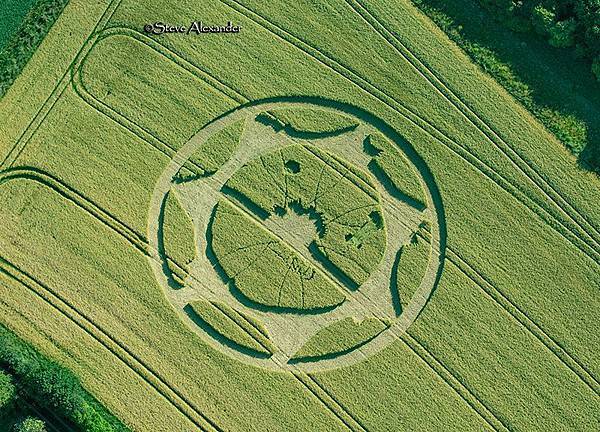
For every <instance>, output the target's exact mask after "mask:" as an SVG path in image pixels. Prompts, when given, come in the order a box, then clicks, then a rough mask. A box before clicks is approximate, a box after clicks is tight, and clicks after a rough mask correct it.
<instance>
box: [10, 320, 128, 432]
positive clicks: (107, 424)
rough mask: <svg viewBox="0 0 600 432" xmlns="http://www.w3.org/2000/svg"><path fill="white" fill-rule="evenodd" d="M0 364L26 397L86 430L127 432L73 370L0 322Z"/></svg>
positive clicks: (93, 431) (91, 431)
mask: <svg viewBox="0 0 600 432" xmlns="http://www.w3.org/2000/svg"><path fill="white" fill-rule="evenodd" d="M0 366H1V367H3V368H5V369H6V370H7V371H8V372H9V373H10V374H11V375H13V377H14V380H15V381H16V382H17V383H18V385H19V387H20V388H22V389H23V391H24V392H25V393H26V394H27V397H28V398H30V399H32V400H33V401H35V403H36V404H37V405H38V406H40V407H43V408H44V409H47V410H49V411H52V412H54V413H56V415H58V416H59V417H63V418H65V419H68V420H70V421H71V422H72V423H74V424H75V425H76V426H78V427H79V428H80V430H82V431H85V432H127V431H128V429H127V428H126V427H125V426H124V425H123V424H122V423H121V422H120V421H119V420H118V419H117V418H115V417H114V416H113V415H112V414H110V413H109V412H108V411H107V410H106V408H104V407H103V406H102V405H101V404H100V403H99V402H98V401H97V400H96V399H95V398H94V397H93V396H92V395H91V394H89V393H88V392H87V391H86V390H85V389H84V388H83V387H82V386H81V384H80V383H79V380H78V379H77V378H76V377H75V375H73V373H72V372H70V371H69V370H67V369H65V368H64V367H63V366H61V365H59V364H58V363H55V362H53V361H52V360H50V359H48V358H46V357H44V356H43V355H42V354H40V353H39V352H37V351H35V350H34V349H33V348H32V347H31V346H29V345H28V344H27V343H25V342H24V341H22V340H20V339H19V338H18V337H17V336H16V335H15V334H14V333H12V332H11V331H10V330H9V329H8V328H6V327H5V326H4V325H2V324H0Z"/></svg>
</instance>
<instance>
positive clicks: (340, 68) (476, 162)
mask: <svg viewBox="0 0 600 432" xmlns="http://www.w3.org/2000/svg"><path fill="white" fill-rule="evenodd" d="M219 1H221V3H223V4H225V5H226V6H229V7H230V8H232V9H233V10H235V11H237V12H239V13H240V14H242V15H244V16H245V17H246V18H248V19H250V20H251V21H253V22H254V23H256V24H257V25H259V26H261V27H263V28H264V29H265V30H267V31H269V32H270V33H272V34H274V35H276V36H277V37H278V38H280V39H282V40H284V41H286V42H288V43H290V44H291V45H293V46H295V47H296V48H298V49H300V50H301V51H303V52H304V53H305V54H307V55H308V56H310V57H312V58H313V59H315V60H316V61H317V62H319V63H321V64H323V65H324V66H326V67H327V68H328V69H331V70H333V71H334V72H336V73H337V74H339V75H340V76H342V77H343V78H345V79H347V80H348V81H350V82H351V83H352V84H354V85H356V86H358V87H359V88H361V89H362V90H363V91H365V92H366V93H368V94H370V95H371V96H373V97H375V98H376V99H378V100H379V101H381V102H382V103H384V104H385V105H386V106H388V107H389V108H391V109H393V110H394V111H396V112H397V113H398V114H400V115H402V116H403V117H405V118H406V119H407V120H409V121H410V122H411V123H413V124H414V125H415V126H417V127H418V128H420V129H421V130H423V131H424V132H425V133H426V134H428V135H429V136H431V137H432V138H434V139H435V140H436V141H438V142H440V143H441V144H442V145H444V146H445V147H448V148H449V149H450V150H451V151H452V152H453V153H455V154H456V155H457V156H459V157H460V158H462V159H463V160H465V161H466V162H468V163H469V164H470V165H472V166H473V167H474V168H475V169H476V170H478V171H479V172H481V173H482V174H483V175H484V176H486V177H488V178H490V179H491V180H492V181H494V182H495V183H497V184H498V185H499V186H500V187H502V188H503V189H505V190H506V191H507V192H508V193H510V194H511V195H513V196H515V198H516V199H517V200H519V201H520V202H522V203H523V204H524V205H525V206H526V207H528V208H529V209H530V210H532V211H533V212H534V213H535V214H537V215H538V216H539V217H541V218H542V220H544V221H545V222H548V223H549V224H550V226H551V227H552V228H553V229H554V230H555V231H557V232H558V233H559V234H560V235H561V236H563V237H564V238H565V239H567V240H568V241H569V242H571V243H572V244H573V245H574V246H576V247H577V248H578V249H579V250H580V251H581V252H582V253H584V254H585V255H586V256H588V257H589V258H590V259H591V260H593V261H594V263H596V264H598V265H600V251H599V250H598V249H597V248H594V247H591V246H590V245H589V244H588V243H586V241H584V240H582V239H581V238H580V237H579V236H578V235H577V233H576V232H573V231H574V229H573V227H569V226H567V225H566V223H565V222H564V221H562V220H560V219H559V218H558V217H557V216H556V215H553V214H552V213H551V212H550V211H549V210H547V209H546V208H544V204H545V203H544V202H543V201H542V204H540V203H537V202H536V200H533V199H532V198H531V197H529V196H528V194H527V193H526V192H523V191H522V189H521V187H520V186H519V185H518V184H517V183H516V182H515V181H511V180H508V179H506V178H504V177H503V176H502V175H501V174H500V173H498V172H497V171H496V170H494V168H493V167H491V166H490V165H489V164H487V163H486V162H485V161H483V160H481V159H479V158H477V157H476V156H475V155H473V154H472V153H471V152H470V151H469V150H468V149H467V148H465V147H464V146H463V145H461V144H458V143H456V142H455V141H453V140H452V139H451V138H450V137H448V136H447V135H446V134H445V133H444V132H442V131H440V130H438V129H437V128H436V127H435V126H434V125H433V124H431V123H430V122H429V121H427V120H426V119H423V118H422V117H420V115H419V114H418V113H416V112H415V111H413V110H412V109H411V108H410V107H408V106H406V105H405V104H403V103H402V102H400V101H398V100H396V99H394V98H393V97H391V96H390V95H389V94H387V93H386V92H384V91H382V90H381V89H379V88H378V87H377V86H375V85H374V84H373V83H371V82H369V81H367V80H366V79H364V78H362V77H361V76H359V75H358V74H357V73H355V72H354V71H353V70H352V69H351V68H349V67H347V66H345V65H342V64H340V63H338V62H337V61H336V60H335V59H332V58H331V57H329V56H327V55H326V54H324V53H323V52H322V51H320V50H319V49H317V48H315V47H313V46H311V45H309V44H307V43H306V42H305V41H303V40H302V39H300V38H299V37H297V36H295V35H293V34H291V33H289V32H287V31H286V30H285V29H282V28H281V27H279V26H277V25H276V24H274V23H272V22H270V21H268V20H267V19H266V18H264V17H262V16H261V15H259V14H257V13H256V12H254V11H253V10H251V9H249V8H248V7H246V6H244V5H243V4H241V3H240V2H238V1H236V0H219ZM517 195H518V196H517ZM527 201H531V203H530V204H529V205H528V204H527V203H526V202H527ZM532 205H533V207H532ZM540 210H541V213H542V214H540ZM555 210H556V209H555ZM545 214H548V216H549V217H550V219H551V220H550V221H549V220H548V219H547V218H546V217H545ZM557 224H558V225H557ZM575 231H576V230H575Z"/></svg>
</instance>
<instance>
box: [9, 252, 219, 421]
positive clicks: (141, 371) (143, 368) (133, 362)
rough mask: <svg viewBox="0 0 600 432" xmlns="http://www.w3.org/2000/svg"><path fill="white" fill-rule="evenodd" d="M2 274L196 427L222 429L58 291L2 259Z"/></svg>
mask: <svg viewBox="0 0 600 432" xmlns="http://www.w3.org/2000/svg"><path fill="white" fill-rule="evenodd" d="M0 272H2V273H3V274H5V275H7V276H9V277H10V278H12V279H14V280H15V281H17V282H19V283H20V284H21V285H23V286H24V287H26V288H27V289H29V290H30V291H31V292H33V293H34V294H36V295H37V296H38V297H39V298H40V299H42V300H43V301H44V302H46V303H47V304H49V305H50V306H52V307H53V308H54V309H55V310H56V311H58V312H59V313H61V314H62V315H63V316H65V317H66V318H68V319H69V320H70V321H72V322H73V323H74V324H76V325H77V326H78V327H79V328H81V329H82V330H83V331H85V332H86V333H87V334H88V335H90V336H91V337H92V338H93V339H94V340H96V341H97V342H98V343H100V344H101V345H103V346H104V347H105V348H106V349H107V350H109V351H110V352H111V353H113V354H114V355H115V357H117V358H118V359H119V360H120V361H121V362H122V363H124V364H125V365H126V366H127V367H128V368H129V369H131V370H132V371H133V372H134V373H136V374H137V375H138V376H139V377H140V378H142V379H143V380H144V381H145V382H146V383H147V384H148V385H149V386H151V387H152V388H153V389H154V390H156V391H157V392H158V393H159V394H161V395H162V396H163V397H164V398H165V399H166V400H168V401H169V402H170V403H171V405H173V407H174V408H176V409H177V410H178V411H179V412H180V413H181V414H182V415H184V416H185V417H186V418H187V419H188V420H189V421H190V422H192V423H193V424H194V425H196V426H197V427H198V428H199V429H200V430H202V431H207V432H208V431H217V432H220V431H221V429H220V428H219V427H218V426H217V425H216V424H215V423H214V422H212V421H211V420H210V419H208V418H207V417H206V416H205V415H204V414H202V412H201V411H200V410H199V409H198V408H197V407H196V406H195V405H194V404H193V402H191V401H190V400H188V399H187V398H186V397H185V396H184V395H182V394H181V393H180V392H179V390H177V389H175V388H173V387H171V386H170V385H169V383H168V382H167V381H165V380H164V379H163V378H162V377H161V376H160V375H159V374H158V373H156V372H154V371H153V370H152V369H151V368H150V367H148V366H147V365H146V364H145V363H144V362H143V361H142V360H141V359H140V358H138V357H137V356H136V355H135V354H133V353H131V352H130V351H129V350H128V349H127V347H126V345H124V344H122V343H121V342H119V341H118V340H116V339H115V338H113V337H112V336H110V335H109V334H108V333H106V332H105V331H104V330H103V329H102V327H100V326H99V325H97V324H95V323H94V322H93V321H92V320H91V319H89V318H88V317H87V316H85V315H84V314H82V313H81V312H79V311H78V310H77V309H76V308H75V307H74V306H72V305H71V304H69V302H68V301H67V300H66V299H64V298H62V297H61V296H60V294H58V293H56V292H54V290H52V289H51V288H50V287H47V286H44V285H42V284H41V283H40V282H38V281H37V280H35V279H34V278H33V277H32V276H30V275H28V274H26V273H24V272H23V271H21V270H20V269H18V268H17V267H15V266H14V265H12V264H11V263H10V262H9V261H7V260H5V259H4V258H1V257H0Z"/></svg>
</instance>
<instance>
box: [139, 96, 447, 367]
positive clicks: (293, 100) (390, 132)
mask: <svg viewBox="0 0 600 432" xmlns="http://www.w3.org/2000/svg"><path fill="white" fill-rule="evenodd" d="M294 107H301V108H317V109H325V110H329V111H337V112H340V113H343V114H345V115H347V116H351V117H353V118H355V119H356V120H358V121H359V122H362V123H365V124H367V125H369V126H371V127H373V128H374V129H376V130H378V131H379V132H380V133H382V134H383V135H384V136H385V137H386V138H387V139H389V140H390V141H392V142H393V143H395V144H396V145H398V147H399V149H400V151H402V152H403V153H404V155H405V156H406V157H407V158H408V160H409V161H410V162H411V164H412V165H413V167H414V168H415V169H416V170H417V172H418V174H419V177H420V179H419V180H420V181H421V186H422V188H423V191H424V192H425V195H426V198H427V207H428V208H429V209H432V210H433V211H432V212H431V214H432V215H433V216H435V217H432V218H431V219H432V220H431V221H430V222H431V240H430V244H431V253H430V258H429V262H428V266H427V271H426V273H425V274H426V275H427V274H430V275H433V277H430V278H429V279H430V281H428V282H427V283H424V281H422V282H421V284H420V286H419V288H418V289H417V291H416V292H415V294H414V295H413V297H412V298H411V300H410V302H409V304H408V306H407V307H406V308H405V309H404V310H403V312H402V314H401V315H400V316H399V317H398V318H397V319H396V320H395V321H394V322H393V324H392V325H391V327H390V328H388V329H387V330H386V331H384V332H382V333H380V334H379V335H378V336H377V337H375V338H374V339H372V340H371V341H369V342H368V343H366V344H365V345H363V346H362V347H360V348H358V349H356V350H353V351H351V352H349V353H345V354H341V355H339V356H336V357H334V358H327V359H323V360H320V361H315V362H306V363H295V364H290V363H285V364H281V363H280V362H277V361H275V360H274V359H271V358H256V357H252V356H250V355H247V354H245V353H242V352H239V351H237V350H235V349H233V348H231V347H228V346H225V345H223V344H220V343H217V342H216V341H214V340H212V338H210V337H207V336H206V335H204V333H203V332H201V331H200V330H199V329H198V328H197V326H196V325H195V324H194V323H193V322H192V321H191V320H190V318H189V317H188V316H187V315H186V314H185V313H184V312H183V311H182V310H177V313H178V314H179V316H180V317H181V318H182V319H183V320H184V321H185V322H187V324H188V325H189V327H190V328H191V329H192V330H193V331H194V332H195V333H197V334H201V335H204V336H203V340H205V341H208V342H209V343H211V342H213V343H211V345H212V346H214V347H215V348H216V349H218V350H219V351H222V352H225V353H226V354H229V355H230V356H231V357H234V358H236V359H239V360H240V361H243V362H245V363H249V364H252V365H255V366H260V367H266V368H269V369H276V370H282V369H283V370H292V371H298V370H302V371H305V372H315V371H323V370H330V369H335V368H338V367H342V366H349V365H351V364H354V363H356V362H358V361H360V360H362V359H364V358H366V357H369V356H371V355H373V354H375V353H376V352H378V351H380V350H382V349H383V348H385V347H386V346H388V345H389V344H391V343H392V342H393V341H394V340H396V339H398V338H399V337H400V336H402V334H404V333H405V332H406V330H407V329H408V328H409V327H410V325H412V323H413V322H414V321H415V320H416V319H417V317H418V316H419V314H420V313H421V311H422V310H423V308H424V307H425V305H426V303H427V301H428V300H429V298H430V296H431V294H432V293H433V291H434V289H435V287H436V286H437V283H438V281H439V279H440V277H441V274H442V270H443V266H444V256H445V248H446V229H445V215H444V209H443V204H442V199H441V195H440V193H439V189H438V187H437V184H436V183H435V180H434V178H433V175H432V173H431V172H430V170H429V168H428V167H427V165H426V164H425V162H424V161H423V159H422V158H421V157H420V156H419V154H418V153H417V152H416V151H415V150H414V148H413V147H412V146H411V145H410V143H408V142H407V141H406V140H405V139H404V138H403V137H402V136H401V135H400V134H399V133H398V132H396V131H395V130H394V129H393V128H392V127H391V126H389V125H388V124H387V123H386V122H384V121H383V120H381V119H380V118H378V117H376V116H374V115H373V114H371V113H369V112H368V111H365V110H363V109H361V108H358V107H355V106H352V105H349V104H346V103H342V102H338V101H333V100H328V99H322V98H315V97H302V96H297V97H277V98H270V99H263V100H259V101H254V102H250V103H248V104H244V105H241V106H239V107H237V108H234V109H233V110H231V111H229V112H227V113H225V114H223V115H221V116H219V117H217V118H215V119H214V120H212V121H211V122H209V123H208V124H206V125H205V126H204V127H203V128H202V129H200V130H199V131H198V132H197V133H196V134H195V135H194V136H193V137H192V138H190V140H188V142H187V143H186V144H184V145H183V146H182V147H181V148H180V149H179V151H177V153H176V154H175V156H174V157H173V159H172V160H171V161H170V162H169V164H168V165H167V167H166V168H165V170H164V171H163V172H162V174H161V175H160V177H159V178H158V180H157V182H156V185H155V188H154V191H153V193H152V198H151V201H150V208H149V215H150V216H149V218H148V227H147V228H148V242H149V254H150V256H149V263H150V266H151V267H152V269H153V271H154V274H155V277H156V279H157V281H158V282H159V284H160V285H161V286H162V288H163V290H165V295H166V296H167V298H169V292H168V290H170V289H171V288H169V285H168V281H167V277H166V275H165V274H164V272H163V261H162V258H161V256H160V254H159V252H158V251H159V248H158V245H159V237H158V236H159V229H158V228H159V227H158V220H159V218H158V217H152V216H153V215H158V214H159V213H160V209H161V205H162V202H163V199H164V197H165V195H166V193H167V192H168V191H169V189H170V187H171V182H172V179H173V178H174V177H175V175H176V174H177V172H178V171H179V169H180V168H181V166H182V165H183V164H184V163H185V161H187V160H188V158H189V157H191V156H192V154H193V153H194V151H195V150H196V149H197V148H198V146H200V145H202V143H204V142H205V141H206V140H207V139H208V138H209V137H210V136H212V135H213V134H215V133H217V132H218V131H219V130H221V129H223V128H224V127H226V126H227V125H228V124H232V123H234V122H236V121H238V120H241V119H245V118H249V117H254V116H256V115H258V114H259V113H261V112H264V111H268V110H273V109H277V108H294Z"/></svg>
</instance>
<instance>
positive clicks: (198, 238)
mask: <svg viewBox="0 0 600 432" xmlns="http://www.w3.org/2000/svg"><path fill="white" fill-rule="evenodd" d="M280 113H281V116H292V117H293V116H296V117H293V118H298V119H300V120H302V118H303V117H302V115H300V114H298V113H309V114H310V115H312V116H313V117H310V115H309V116H308V117H309V118H317V122H318V121H319V120H318V119H319V118H320V116H319V115H317V116H316V117H315V115H314V113H323V116H322V118H329V117H331V118H333V117H334V116H338V117H340V118H342V119H344V120H343V121H340V124H341V126H339V128H338V130H335V131H326V132H322V133H321V132H319V131H317V132H315V131H313V130H302V127H298V126H297V125H296V124H295V123H294V121H295V120H293V119H292V120H289V121H288V123H284V122H281V121H280V120H278V119H279V116H280ZM284 113H285V114H284ZM287 113H291V114H287ZM305 117H306V116H305ZM270 121H273V123H269V122H270ZM275 121H277V123H275ZM344 122H349V124H350V126H349V127H346V126H345V125H344ZM297 123H298V124H302V121H298V122H297ZM240 124H243V125H244V127H243V133H242V134H241V135H240V136H239V137H238V138H239V143H238V144H237V145H236V146H235V148H234V149H233V150H232V151H231V154H229V155H228V156H227V157H226V158H223V160H222V161H220V162H219V164H218V165H216V166H215V167H213V168H212V169H210V170H209V169H206V170H204V172H203V173H202V174H201V175H197V174H196V175H194V174H193V173H192V174H191V175H188V176H187V177H182V173H183V172H185V171H186V170H188V171H189V170H190V169H193V167H194V163H193V161H194V160H195V159H194V155H195V154H197V153H198V152H199V151H201V150H202V149H204V148H205V146H206V145H207V143H208V142H211V141H210V140H212V141H215V139H214V137H215V136H217V137H225V136H226V132H227V131H229V130H231V129H232V128H233V127H234V125H240ZM276 124H279V125H280V126H274V125H276ZM375 138H377V139H379V140H383V141H385V142H386V143H391V144H392V147H389V148H388V147H385V150H382V148H384V147H381V146H380V145H379V144H373V143H374V142H375V141H374V140H375ZM219 139H224V138H219ZM216 142H217V143H219V142H220V141H219V140H216ZM223 142H225V141H223ZM381 153H383V155H382V154H381ZM384 156H385V157H387V159H385V158H384ZM402 161H404V162H402ZM403 163H405V165H406V166H404V165H402V164H403ZM200 165H201V164H200ZM195 166H198V164H196V165H195ZM190 167H191V168H190ZM401 167H403V168H402V169H400V168H401ZM406 167H409V168H406ZM390 170H398V174H397V175H396V174H394V175H392V174H390V173H391V172H392V171H390ZM394 172H395V171H394ZM415 179H416V180H415ZM403 181H404V182H410V181H412V182H413V183H414V184H416V185H418V186H417V187H418V188H419V189H420V191H421V195H420V201H419V200H415V199H413V198H411V197H412V196H414V194H413V195H407V194H404V193H403V191H402V188H401V187H400V186H398V184H401V183H402V182H403ZM320 188H321V189H320ZM413 189H415V187H414V186H413ZM415 190H416V189H415ZM174 194H175V195H177V196H180V197H182V198H181V201H182V205H181V207H182V208H184V209H185V211H184V212H183V213H186V214H187V215H189V217H190V219H191V221H192V222H191V225H192V226H193V228H194V234H193V243H194V245H195V253H196V255H195V257H194V259H193V260H191V261H190V263H189V268H187V267H186V268H185V269H184V270H183V271H182V273H181V274H175V273H177V271H174V270H173V267H174V266H175V267H177V268H178V269H179V270H181V269H182V268H183V267H182V266H181V265H177V263H174V260H173V259H171V258H172V254H171V253H170V251H168V250H167V249H168V247H167V246H168V245H167V244H166V243H165V236H166V234H165V233H167V232H169V231H170V230H171V229H172V228H171V227H170V226H167V219H168V215H167V214H166V211H167V210H165V206H166V205H167V204H166V203H167V200H168V199H169V196H173V195H174ZM421 201H422V202H421ZM177 228H178V227H177V226H176V227H175V228H174V229H177ZM313 231H314V232H313ZM148 239H149V247H150V258H149V261H150V264H151V266H152V268H153V271H154V274H155V276H156V279H157V281H158V282H159V284H160V285H161V286H162V288H163V289H164V291H165V293H166V295H167V298H168V299H169V300H170V302H171V303H172V305H173V306H174V307H175V308H176V309H177V311H178V314H179V316H180V317H181V318H182V319H183V320H184V321H185V322H186V323H187V324H188V325H189V326H190V328H192V329H193V330H194V331H195V332H196V333H197V334H199V335H200V337H202V338H203V340H205V341H206V342H208V343H210V344H211V345H212V346H214V347H215V348H217V349H219V350H220V351H222V352H224V353H226V354H227V355H229V356H231V357H234V358H236V359H239V360H241V361H244V362H246V363H250V364H253V365H257V366H261V367H267V368H274V369H279V370H281V369H284V370H304V371H315V370H327V369H332V368H337V367H341V366H346V365H350V364H353V363H356V362H357V361H360V360H361V359H364V358H366V357H368V356H370V355H372V354H373V353H375V352H377V351H379V350H381V349H382V348H384V347H385V346H387V345H389V344H390V343H391V342H393V341H394V340H395V339H397V338H398V337H400V336H401V335H402V334H403V333H404V332H405V331H406V330H407V329H408V327H409V326H410V325H411V324H412V323H413V322H414V321H415V320H416V319H417V317H418V315H419V313H420V312H421V311H422V309H423V308H424V307H425V305H426V303H427V301H428V299H429V297H430V296H431V294H432V292H433V290H434V288H435V286H436V284H437V283H438V280H439V277H440V275H441V272H442V268H443V261H444V259H443V257H444V249H445V224H444V212H443V208H442V201H441V197H440V195H439V191H438V189H437V186H436V184H435V182H434V180H433V177H432V175H431V173H430V172H429V169H428V168H427V166H426V164H425V163H424V162H423V160H422V159H421V158H420V156H419V155H418V154H417V153H416V152H415V150H414V149H413V148H412V146H411V145H410V144H409V143H407V142H406V141H405V140H404V139H403V138H402V137H401V136H400V135H399V134H398V133H397V132H395V131H394V129H392V128H391V127H390V126H388V125H387V124H386V123H385V122H384V121H382V120H381V119H379V118H377V117H375V116H373V115H372V114H370V113H368V112H365V111H363V110H361V109H358V108H356V107H353V106H351V105H347V104H342V103H340V102H335V101H330V100H324V99H316V98H302V97H296V98H277V99H270V100H264V101H257V102H252V103H249V104H247V105H244V106H241V107H239V108H236V109H234V110H232V111H230V112H228V113H226V114H225V115H223V116H221V117H219V118H217V119H214V120H213V121H211V122H210V123H208V124H207V125H206V126H204V127H203V128H202V129H201V130H200V131H198V132H197V133H196V134H195V135H194V136H193V137H192V138H191V139H190V140H189V141H188V142H187V143H186V144H185V145H183V146H182V147H181V148H180V149H179V151H177V153H176V154H175V156H174V157H173V158H172V160H171V161H170V163H169V164H168V165H167V167H166V168H165V170H164V171H163V173H162V174H161V176H160V177H159V179H158V181H157V183H156V186H155V189H154V192H153V195H152V200H151V206H150V212H149V219H148ZM307 239H309V240H307ZM416 243H418V244H419V245H420V246H414V245H413V244H416ZM419 248H420V249H419ZM417 249H418V250H419V251H420V252H419V253H416V254H414V256H415V257H417V258H418V257H420V258H419V259H421V261H418V260H417V258H415V259H414V262H413V261H411V260H412V258H410V256H411V255H410V254H411V253H412V252H405V250H406V251H409V250H410V251H412V250H417ZM402 266H404V267H406V268H404V267H402ZM407 266H408V267H407ZM179 270H178V271H179ZM408 272H412V273H411V280H412V282H410V280H408V279H407V283H402V282H403V281H400V280H399V278H401V277H402V275H404V274H408ZM399 275H400V276H399ZM174 280H175V281H177V282H176V283H175V282H174ZM409 282H410V283H412V284H413V285H414V289H413V290H412V291H411V292H410V294H409V295H408V294H407V293H403V295H404V294H406V296H404V297H402V296H400V294H398V293H399V291H400V290H401V289H403V288H405V286H404V285H410V283H409ZM400 285H402V286H400ZM400 297H402V298H400ZM361 338H362V339H361ZM319 344H320V345H319ZM328 350H329V351H328Z"/></svg>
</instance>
